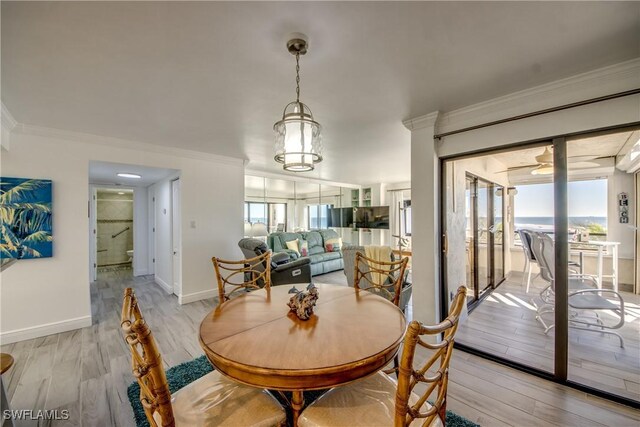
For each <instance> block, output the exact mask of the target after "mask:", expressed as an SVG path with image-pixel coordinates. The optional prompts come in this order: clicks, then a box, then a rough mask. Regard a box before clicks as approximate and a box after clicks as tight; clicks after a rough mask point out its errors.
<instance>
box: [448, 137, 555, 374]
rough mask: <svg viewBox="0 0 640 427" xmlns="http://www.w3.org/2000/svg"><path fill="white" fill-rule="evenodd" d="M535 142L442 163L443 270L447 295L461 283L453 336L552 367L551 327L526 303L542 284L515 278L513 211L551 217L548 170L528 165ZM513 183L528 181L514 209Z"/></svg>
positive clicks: (517, 252)
mask: <svg viewBox="0 0 640 427" xmlns="http://www.w3.org/2000/svg"><path fill="white" fill-rule="evenodd" d="M543 149H544V147H541V146H540V145H535V146H532V147H526V148H524V149H520V150H517V151H513V152H508V153H507V152H504V153H498V154H493V153H492V154H491V155H481V156H468V157H465V158H460V159H454V160H447V161H445V162H443V178H444V180H445V182H444V186H443V190H442V193H443V198H444V199H443V205H442V206H443V212H442V215H443V216H442V218H443V229H444V234H445V242H446V245H445V248H446V252H445V255H444V258H445V259H444V260H443V263H444V264H443V270H444V272H445V274H444V276H445V295H446V296H447V297H448V298H449V301H450V299H451V297H452V293H455V291H456V289H457V287H458V286H460V284H462V283H464V284H465V285H466V287H467V290H468V293H467V296H468V308H469V317H468V318H467V319H466V320H465V321H464V322H463V323H462V324H461V325H460V327H459V329H458V335H457V337H456V342H457V343H459V344H461V345H463V346H466V347H470V348H473V349H474V350H478V351H481V352H484V353H486V354H489V355H491V356H493V357H499V358H502V359H504V360H506V361H508V362H510V363H518V364H521V365H525V366H527V367H533V368H536V369H540V370H543V371H545V372H551V373H552V372H553V370H554V361H555V357H554V354H555V340H554V330H553V329H551V330H549V331H548V333H545V328H544V327H543V326H542V325H541V324H540V323H539V322H538V321H537V320H536V316H537V306H536V305H535V304H534V303H533V302H532V300H537V299H538V297H539V293H540V291H542V290H543V289H544V287H546V286H548V283H546V282H544V281H542V280H541V279H539V278H536V279H533V280H532V282H533V283H532V285H531V287H530V289H529V292H527V289H526V286H525V283H523V280H522V278H523V273H522V269H523V266H524V256H525V255H524V251H523V248H522V246H521V245H520V241H519V240H516V239H515V238H514V236H516V235H517V234H516V233H515V231H516V229H517V227H516V226H515V223H516V222H518V221H520V222H522V220H518V219H517V218H515V216H516V215H515V213H521V216H524V217H534V216H545V217H549V216H553V187H552V186H549V184H548V183H550V182H551V181H552V178H551V176H549V175H544V176H536V175H535V174H532V173H531V171H532V170H533V169H534V167H535V166H530V165H534V164H535V162H536V159H535V157H536V156H538V155H540V154H541V152H542V151H543ZM539 184H543V185H539ZM521 185H531V186H532V188H531V190H532V191H530V192H529V195H527V191H525V190H523V191H522V192H521V193H522V194H523V195H524V196H525V197H524V198H523V199H522V202H523V203H522V205H523V206H522V207H521V208H518V207H516V206H515V205H514V204H515V203H518V201H517V200H516V197H514V196H515V193H516V192H515V189H516V187H517V188H520V186H521ZM534 186H535V188H534ZM509 188H510V189H511V190H509V191H508V190H507V189H509ZM529 196H530V197H529ZM518 197H520V196H518ZM547 208H548V212H547V211H545V209H547ZM527 221H528V222H531V220H527ZM536 221H537V220H536ZM534 222H535V221H534ZM537 222H543V220H540V221H537ZM523 224H524V223H523ZM547 224H553V222H550V223H549V222H548V223H547ZM547 227H548V225H547ZM551 227H552V225H551ZM535 228H536V229H538V228H539V227H535ZM551 230H552V229H551ZM463 266H464V267H463ZM532 268H533V270H532V278H533V277H535V276H536V275H537V273H538V269H537V265H535V264H534V265H532ZM551 317H553V309H552V310H551ZM469 373H470V374H472V372H469Z"/></svg>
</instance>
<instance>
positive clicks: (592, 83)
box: [404, 59, 640, 321]
mask: <svg viewBox="0 0 640 427" xmlns="http://www.w3.org/2000/svg"><path fill="white" fill-rule="evenodd" d="M637 87H640V59H636V60H632V61H627V62H625V63H622V64H618V65H615V66H611V67H606V68H603V69H600V70H595V71H593V72H589V73H584V74H581V75H578V76H574V77H571V78H567V79H563V80H560V81H557V82H553V83H550V84H546V85H542V86H539V87H535V88H532V89H529V90H525V91H521V92H518V93H514V94H510V95H507V96H504V97H500V98H497V99H494V100H491V101H487V102H483V103H481V104H477V105H472V106H469V107H465V108H462V109H460V110H456V111H453V112H448V113H443V114H441V115H440V116H437V114H436V113H431V114H429V115H426V116H421V117H417V118H414V119H410V120H406V121H405V122H404V124H405V126H406V127H407V128H408V129H409V130H411V131H412V132H411V182H412V211H413V219H412V221H413V228H414V233H413V236H412V237H413V238H412V244H413V256H414V259H413V265H414V268H413V281H414V301H415V302H416V305H415V307H414V316H415V317H416V318H417V319H418V320H421V321H425V320H426V321H434V320H435V319H434V318H433V314H434V312H436V311H437V308H438V307H439V300H438V299H437V295H438V289H439V287H438V285H436V284H437V283H438V281H439V275H438V273H437V271H438V268H439V260H438V259H439V250H440V245H439V242H438V240H437V239H436V235H437V232H438V227H439V225H438V215H434V210H437V209H438V206H439V200H438V198H437V197H436V198H434V195H435V194H437V193H438V191H439V188H440V179H439V178H440V177H439V174H438V173H437V164H438V157H443V156H452V155H456V154H462V153H469V152H474V151H478V150H484V149H488V148H495V147H501V146H504V145H508V144H514V143H518V142H524V141H530V140H535V139H541V138H547V137H551V136H555V135H563V134H567V133H572V132H585V131H589V130H593V129H597V128H604V127H609V126H616V125H623V124H627V123H633V122H637V121H639V120H640V96H638V95H635V96H627V97H624V98H618V99H615V100H610V101H605V102H600V103H596V104H591V105H588V106H583V107H577V108H572V109H568V110H564V111H560V112H556V113H550V114H544V115H541V116H536V117H532V118H529V119H524V120H518V121H514V122H509V123H505V124H501V125H496V126H491V127H487V128H482V129H478V130H475V131H471V132H465V133H461V134H457V135H452V136H450V137H445V138H443V139H442V140H441V141H440V142H437V143H436V145H437V148H431V147H430V144H434V143H435V141H434V138H433V137H434V135H435V134H438V133H443V132H447V131H451V130H455V129H461V128H465V127H468V126H472V125H476V124H481V123H488V122H491V121H494V120H499V119H502V118H506V117H511V116H515V115H519V114H523V113H527V112H533V111H538V110H541V109H545V108H550V107H554V106H560V105H564V104H568V103H571V102H576V101H580V100H586V99H591V98H595V97H599V96H604V95H608V94H612V93H618V92H623V91H625V90H630V89H635V88H637ZM434 116H435V117H437V122H436V123H435V125H433V124H432V121H433V120H434ZM434 162H435V165H434ZM434 283H435V284H434ZM432 287H435V288H437V289H435V290H434V289H432ZM437 320H439V319H437Z"/></svg>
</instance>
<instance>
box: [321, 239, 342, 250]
mask: <svg viewBox="0 0 640 427" xmlns="http://www.w3.org/2000/svg"><path fill="white" fill-rule="evenodd" d="M340 249H342V238H341V237H336V238H333V239H327V240H325V242H324V250H325V251H326V252H340Z"/></svg>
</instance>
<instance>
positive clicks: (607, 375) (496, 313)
mask: <svg viewBox="0 0 640 427" xmlns="http://www.w3.org/2000/svg"><path fill="white" fill-rule="evenodd" d="M545 285H546V284H545V282H543V281H542V280H537V281H534V282H533V283H532V286H531V288H530V289H529V293H528V294H527V293H526V292H525V287H524V286H523V285H522V283H521V276H520V275H519V274H518V273H515V274H513V276H512V278H510V279H508V280H507V281H506V282H504V283H503V284H502V285H500V286H499V287H498V288H497V289H496V290H494V291H493V293H492V294H491V295H490V296H489V297H488V298H487V299H485V300H484V301H483V302H482V303H481V304H480V305H479V306H478V307H476V309H475V310H473V311H472V313H471V314H470V315H469V318H468V319H467V321H466V322H465V323H464V324H462V325H461V326H460V328H459V329H458V335H457V338H456V340H457V341H458V342H460V343H463V344H467V345H470V346H473V347H475V348H478V349H481V350H484V351H486V352H489V353H492V354H495V355H497V356H500V357H504V358H508V359H510V360H512V361H515V362H519V363H522V364H525V365H528V366H532V367H535V368H538V369H542V370H545V371H549V372H552V371H553V363H554V359H553V354H554V332H553V331H554V330H553V329H552V330H551V331H550V332H549V334H548V335H545V334H544V328H543V327H542V325H541V324H540V323H539V322H538V321H536V318H535V316H536V310H535V306H534V303H532V300H533V301H536V300H537V299H538V298H537V296H538V295H539V293H540V291H541V290H542V289H543V287H544V286H545ZM621 293H622V294H623V298H624V300H625V308H626V315H625V318H626V321H625V324H624V326H623V327H622V328H620V329H618V330H616V331H617V332H619V333H620V335H622V336H623V337H624V342H625V347H624V348H621V347H620V345H619V340H618V338H617V337H615V336H611V335H608V334H600V333H597V332H592V331H581V330H577V329H572V328H570V329H569V379H570V380H572V381H576V382H579V383H582V384H585V385H588V386H592V387H595V388H598V389H601V390H605V391H607V392H610V393H615V394H617V395H620V396H623V397H626V398H630V399H634V400H637V401H640V296H639V295H634V294H632V293H629V292H621ZM547 318H548V319H549V320H550V321H552V320H553V313H551V314H550V315H549V316H548V317H547ZM602 318H603V320H604V321H605V323H614V324H615V323H616V322H617V320H618V317H617V316H615V315H614V314H613V313H610V314H607V313H604V314H602Z"/></svg>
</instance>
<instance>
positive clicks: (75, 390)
mask: <svg viewBox="0 0 640 427" xmlns="http://www.w3.org/2000/svg"><path fill="white" fill-rule="evenodd" d="M314 280H315V281H317V282H321V283H337V284H342V285H346V279H345V277H344V274H343V273H342V272H341V271H340V272H335V273H330V274H327V275H323V276H318V277H316V278H314ZM128 286H131V287H133V288H134V289H135V290H136V295H137V296H138V299H139V301H140V305H141V306H142V308H143V311H144V314H145V317H146V320H147V322H148V323H149V324H150V325H151V327H152V329H153V331H154V333H155V335H156V339H157V341H158V345H159V347H160V350H161V352H162V355H163V359H164V362H165V365H166V367H167V368H168V367H170V366H174V365H177V364H179V363H182V362H185V361H188V360H191V359H193V358H194V357H197V356H199V355H201V354H202V350H201V349H200V346H199V344H198V339H197V329H198V325H199V323H200V321H201V319H202V318H203V317H204V315H205V314H206V313H207V312H208V311H209V310H211V309H212V307H213V300H209V301H199V302H195V303H192V304H187V305H183V306H180V305H178V301H177V298H176V297H175V296H172V295H167V294H166V293H165V292H164V291H163V290H162V289H161V288H160V287H159V286H157V285H156V284H154V283H153V278H152V277H151V276H145V277H137V278H133V277H132V276H131V272H130V270H129V271H127V270H122V271H113V272H105V273H102V274H100V275H99V279H98V280H97V281H96V282H95V283H92V284H91V298H92V311H93V322H94V323H93V325H92V326H91V327H87V328H84V329H81V330H76V331H70V332H65V333H61V334H56V335H51V336H48V337H43V338H38V339H33V340H28V341H22V342H18V343H15V344H9V345H5V346H2V352H8V353H11V354H12V355H13V356H14V358H15V360H16V362H15V365H14V366H13V367H12V368H11V370H9V371H8V372H7V373H5V376H4V377H3V378H4V381H5V384H6V385H7V388H8V394H9V399H10V402H11V406H12V409H34V410H37V409H67V410H69V412H70V419H69V420H67V421H64V422H60V421H57V422H49V421H45V422H41V423H40V424H37V423H35V422H22V423H17V425H19V426H34V425H47V426H48V425H65V426H100V427H102V426H123V427H124V426H127V427H128V426H133V425H134V422H133V413H132V411H131V407H130V405H129V401H128V398H127V396H126V389H127V386H128V385H129V384H130V383H131V382H132V381H133V380H134V379H133V376H132V375H131V371H130V363H131V361H130V359H129V353H128V349H127V348H126V346H125V344H124V342H123V340H122V337H121V335H120V330H119V316H120V304H121V295H122V291H123V289H124V288H125V287H128ZM212 286H213V281H212ZM469 323H471V322H469ZM594 335H595V334H594ZM496 344H498V345H505V344H500V343H496ZM522 344H526V342H525V343H522ZM514 348H515V347H514ZM519 350H520V351H523V350H522V348H519ZM529 350H531V349H529ZM531 354H535V353H533V352H532V353H531ZM627 356H628V355H627ZM592 362H593V364H597V362H598V360H597V358H595V360H593V361H592ZM586 366H587V367H586V368H585V367H584V366H583V369H589V370H590V372H591V371H593V370H595V369H596V368H593V367H592V366H591V365H588V364H587V365H586ZM612 368H615V366H613V367H612ZM601 369H604V371H605V372H603V374H605V375H608V373H609V371H608V370H607V368H601ZM618 385H619V384H618ZM448 395H449V409H451V410H452V411H454V412H456V413H458V414H460V415H462V416H464V417H466V418H468V419H470V420H473V421H475V422H477V423H479V424H480V425H482V426H507V425H514V426H538V425H540V426H549V425H580V426H582V425H610V426H638V425H639V424H640V411H637V410H634V409H631V408H628V407H625V406H622V405H617V404H614V403H611V402H609V401H607V400H604V399H600V398H596V397H594V396H589V395H587V394H586V393H582V392H579V391H576V390H573V389H570V388H567V387H564V386H560V385H557V384H554V383H550V382H548V381H544V380H542V379H539V378H536V377H532V376H530V375H527V374H524V373H522V372H519V371H515V370H513V369H510V368H507V367H504V366H501V365H499V364H496V363H493V362H490V361H487V360H484V359H481V358H478V357H476V356H473V355H470V354H467V353H464V352H461V351H456V352H455V354H454V357H453V360H452V363H451V375H450V384H449V394H448Z"/></svg>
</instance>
